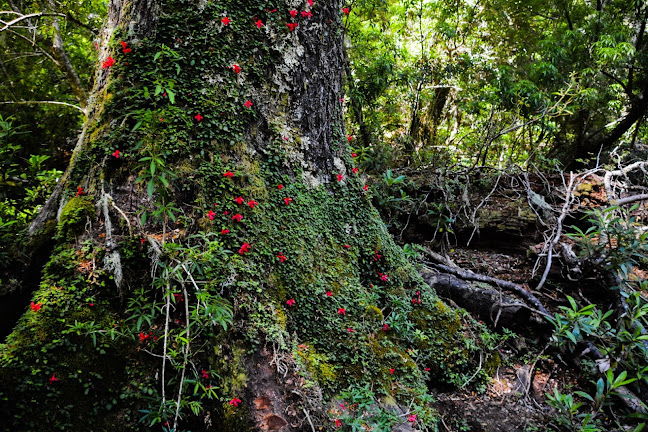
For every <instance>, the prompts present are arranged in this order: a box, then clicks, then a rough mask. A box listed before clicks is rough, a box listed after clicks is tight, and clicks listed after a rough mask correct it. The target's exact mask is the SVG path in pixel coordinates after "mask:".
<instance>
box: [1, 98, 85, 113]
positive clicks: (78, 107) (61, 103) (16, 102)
mask: <svg viewBox="0 0 648 432" xmlns="http://www.w3.org/2000/svg"><path fill="white" fill-rule="evenodd" d="M9 104H11V105H43V104H50V105H64V106H69V107H71V108H74V109H78V110H79V111H81V112H82V113H83V115H88V113H86V110H85V109H83V108H81V107H80V106H78V105H74V104H71V103H67V102H58V101H6V102H0V105H9Z"/></svg>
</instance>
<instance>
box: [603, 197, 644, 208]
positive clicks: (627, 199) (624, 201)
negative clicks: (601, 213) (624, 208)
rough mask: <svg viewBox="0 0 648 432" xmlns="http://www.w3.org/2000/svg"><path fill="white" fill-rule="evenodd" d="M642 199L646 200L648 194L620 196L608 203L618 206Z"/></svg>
mask: <svg viewBox="0 0 648 432" xmlns="http://www.w3.org/2000/svg"><path fill="white" fill-rule="evenodd" d="M644 200H648V194H640V195H632V196H629V197H625V198H620V199H618V200H612V201H610V204H612V205H618V206H620V205H625V204H630V203H633V202H637V201H644Z"/></svg>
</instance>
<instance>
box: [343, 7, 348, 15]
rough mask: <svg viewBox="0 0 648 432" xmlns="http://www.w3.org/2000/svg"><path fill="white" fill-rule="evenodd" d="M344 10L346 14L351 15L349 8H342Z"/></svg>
mask: <svg viewBox="0 0 648 432" xmlns="http://www.w3.org/2000/svg"><path fill="white" fill-rule="evenodd" d="M342 12H344V15H349V12H350V11H349V8H342Z"/></svg>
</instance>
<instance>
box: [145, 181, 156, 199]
mask: <svg viewBox="0 0 648 432" xmlns="http://www.w3.org/2000/svg"><path fill="white" fill-rule="evenodd" d="M154 190H155V182H154V180H153V179H151V180H150V181H149V183H148V187H147V192H148V195H149V196H153V191H154Z"/></svg>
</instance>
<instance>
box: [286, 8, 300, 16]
mask: <svg viewBox="0 0 648 432" xmlns="http://www.w3.org/2000/svg"><path fill="white" fill-rule="evenodd" d="M288 13H289V14H290V16H291V17H293V18H295V17H296V16H297V14H298V13H299V12H297V9H293V10H291V11H290V12H288Z"/></svg>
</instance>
